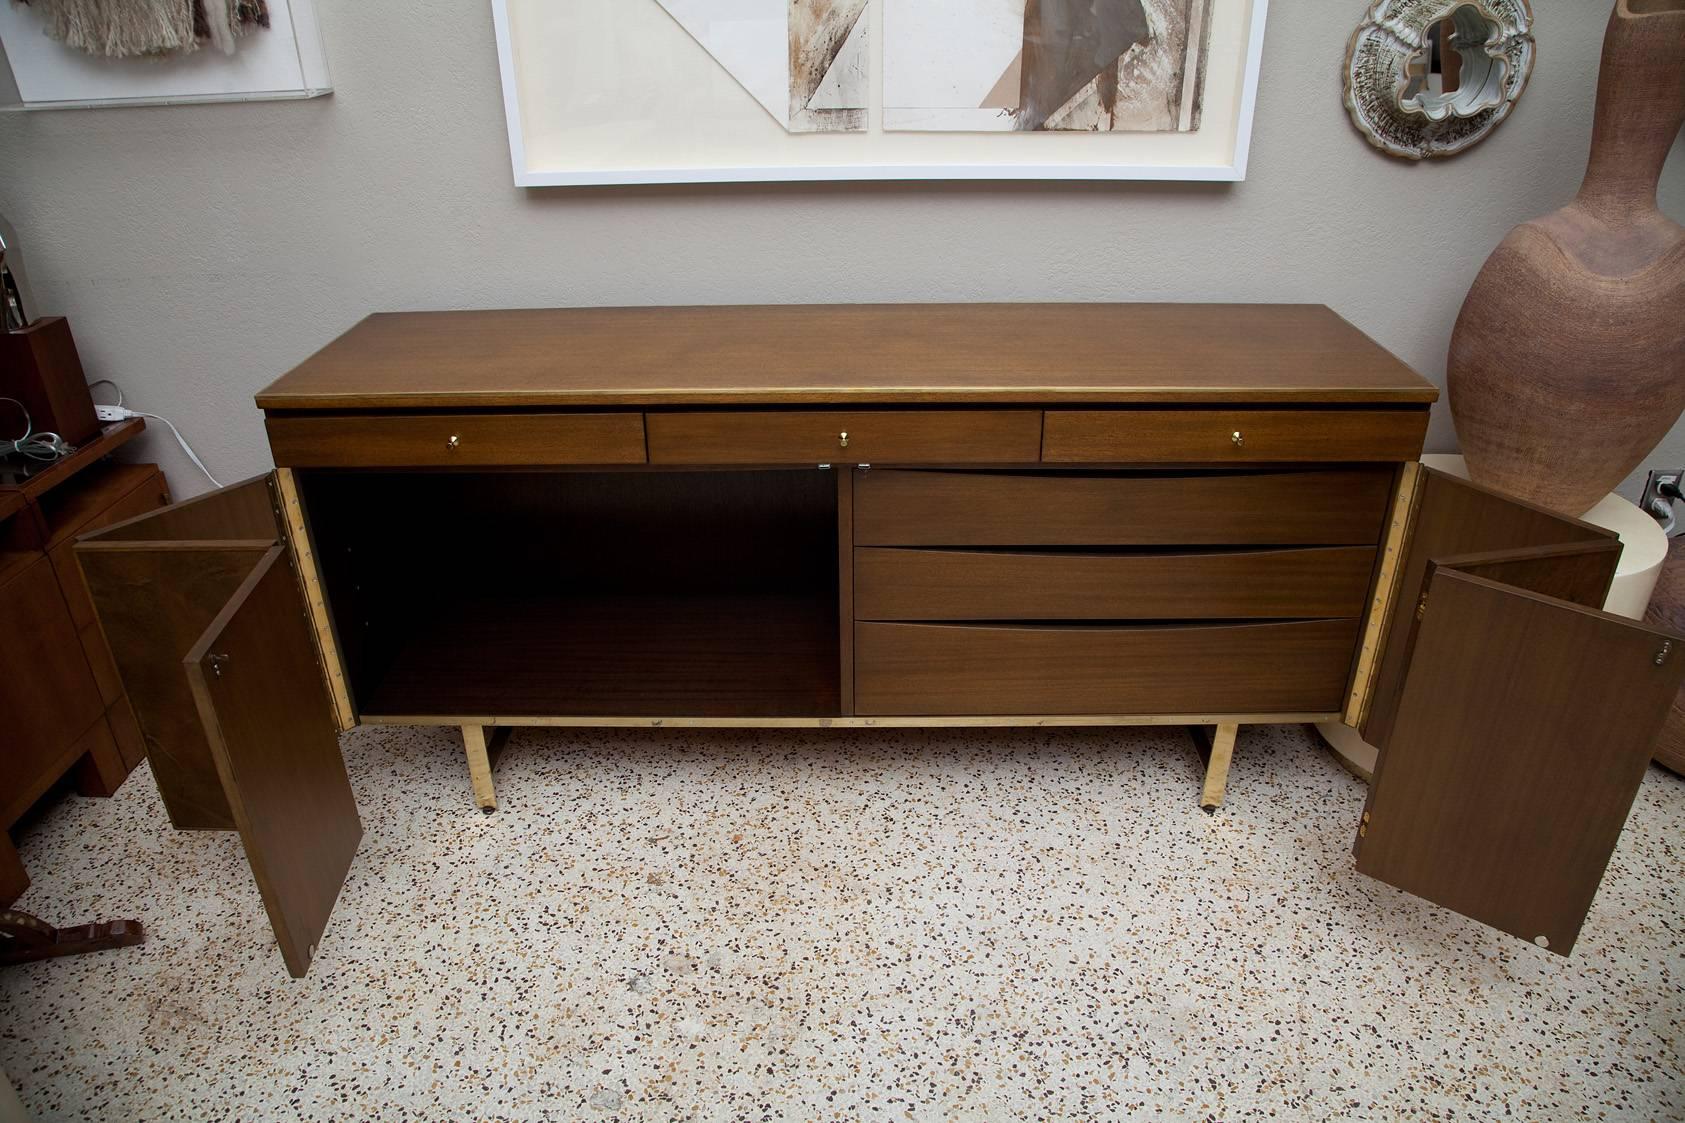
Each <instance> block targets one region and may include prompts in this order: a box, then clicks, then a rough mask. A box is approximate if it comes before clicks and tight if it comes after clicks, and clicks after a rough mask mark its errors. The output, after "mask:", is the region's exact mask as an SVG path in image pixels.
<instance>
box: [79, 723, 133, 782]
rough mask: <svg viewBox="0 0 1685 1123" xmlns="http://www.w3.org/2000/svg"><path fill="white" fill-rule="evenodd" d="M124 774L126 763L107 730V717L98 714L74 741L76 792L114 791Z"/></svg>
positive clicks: (109, 731) (109, 728)
mask: <svg viewBox="0 0 1685 1123" xmlns="http://www.w3.org/2000/svg"><path fill="white" fill-rule="evenodd" d="M128 774H129V768H128V765H127V764H125V763H124V761H123V754H122V752H121V751H120V750H119V749H118V748H117V738H116V737H114V736H113V735H112V732H111V721H110V719H109V718H108V717H107V716H106V715H105V714H101V715H100V716H99V717H98V718H96V719H95V720H94V723H93V724H92V725H90V726H89V727H88V728H87V730H86V731H85V732H84V733H83V734H82V737H81V739H80V740H79V741H78V742H77V751H76V794H77V795H86V796H110V795H116V794H117V789H118V788H119V787H121V786H122V784H123V780H124V778H126V777H127V776H128Z"/></svg>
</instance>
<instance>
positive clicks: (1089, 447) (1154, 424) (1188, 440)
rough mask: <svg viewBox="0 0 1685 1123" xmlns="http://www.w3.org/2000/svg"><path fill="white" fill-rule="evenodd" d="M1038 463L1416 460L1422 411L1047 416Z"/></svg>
mask: <svg viewBox="0 0 1685 1123" xmlns="http://www.w3.org/2000/svg"><path fill="white" fill-rule="evenodd" d="M1046 424H1047V428H1046V435H1045V437H1044V439H1043V442H1042V459H1044V460H1046V461H1048V462H1050V463H1065V464H1081V463H1096V464H1180V463H1196V464H1197V463H1207V462H1210V463H1218V464H1222V463H1230V464H1243V463H1272V462H1274V463H1279V462H1283V461H1316V460H1341V461H1391V462H1393V463H1397V462H1399V461H1404V460H1414V459H1416V458H1417V457H1418V456H1420V455H1421V452H1422V441H1423V439H1424V438H1425V437H1426V436H1427V431H1428V411H1427V410H1425V409H1256V410H1207V409H1187V410H1068V411H1067V410H1049V411H1048V413H1047V422H1046Z"/></svg>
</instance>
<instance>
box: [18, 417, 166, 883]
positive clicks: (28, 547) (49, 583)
mask: <svg viewBox="0 0 1685 1123" xmlns="http://www.w3.org/2000/svg"><path fill="white" fill-rule="evenodd" d="M143 427H144V423H143V422H141V421H139V420H138V419H137V420H134V421H127V422H123V423H121V424H119V425H113V426H110V427H108V428H107V429H106V430H105V431H104V433H103V434H102V435H101V436H100V437H99V438H97V439H95V440H93V441H90V442H88V444H86V445H84V446H83V447H82V448H81V449H79V450H78V451H77V452H75V453H73V454H72V455H71V456H69V457H67V458H65V459H64V460H62V461H59V462H58V463H56V464H52V465H45V466H34V467H36V470H35V471H34V472H33V474H19V475H16V476H3V475H0V633H4V634H5V636H6V637H7V640H6V642H5V643H0V714H3V715H5V717H4V720H3V721H0V828H8V829H9V828H10V827H11V825H12V824H14V823H16V822H17V820H18V819H19V817H20V816H22V815H23V814H24V813H25V812H26V811H28V810H29V809H30V807H31V806H33V805H34V804H35V802H36V801H37V800H39V799H40V798H41V797H42V796H43V795H45V794H46V793H47V792H48V791H49V790H50V789H52V788H53V787H54V785H56V784H57V783H58V782H59V781H60V780H61V779H63V778H64V776H65V775H66V774H67V773H74V782H75V785H76V790H77V791H78V792H79V793H81V794H83V795H100V796H105V795H110V794H112V793H113V792H115V791H116V790H117V787H118V785H120V784H121V783H122V782H123V780H124V778H125V777H126V776H128V774H129V772H130V771H131V770H133V769H134V767H135V766H136V765H138V764H139V763H140V762H141V761H142V760H144V759H146V748H145V745H144V743H143V741H142V739H141V734H140V727H139V725H138V724H137V722H136V720H135V715H134V711H133V709H132V708H131V707H130V705H129V700H128V697H127V696H126V694H125V693H124V690H123V683H122V679H121V678H120V676H119V675H118V672H117V668H116V664H115V662H114V661H113V659H112V655H111V649H110V648H109V646H108V645H107V643H106V640H105V636H104V635H103V634H102V633H101V631H100V625H99V620H98V617H97V615H96V613H95V611H94V604H93V601H92V600H91V599H90V597H89V594H88V587H87V584H86V582H85V581H84V579H83V576H82V572H81V569H80V568H79V567H78V565H77V562H76V555H75V553H74V552H73V550H72V545H73V544H74V542H75V540H76V538H77V537H78V536H80V535H83V534H87V533H89V532H92V531H95V530H98V529H100V528H102V527H106V526H109V525H111V524H113V523H116V522H119V521H121V520H123V519H128V518H132V517H134V516H136V515H141V514H145V513H147V512H149V511H153V510H156V509H157V508H159V507H162V506H164V505H166V504H167V503H169V501H170V495H169V488H168V486H167V485H166V483H165V481H164V476H163V474H162V473H161V472H160V471H159V470H158V468H157V466H156V465H153V464H119V463H115V462H113V461H111V460H109V459H108V457H109V455H110V453H111V452H113V451H115V450H116V449H117V448H118V447H120V446H121V445H122V444H124V443H125V442H127V441H128V440H129V439H130V438H132V437H133V436H134V435H135V434H137V433H139V432H140V431H141V429H142V428H143ZM14 466H15V465H13V464H8V467H9V468H10V467H14ZM28 884H29V879H28V877H27V876H26V875H25V872H24V870H23V866H22V864H21V863H20V862H19V860H18V857H17V853H16V850H15V848H14V847H13V846H12V844H11V841H10V839H9V838H7V839H6V840H5V842H4V844H3V845H0V905H4V904H8V903H10V902H11V901H13V900H15V899H16V898H17V896H18V895H19V894H21V893H22V892H23V890H24V888H25V887H27V886H28Z"/></svg>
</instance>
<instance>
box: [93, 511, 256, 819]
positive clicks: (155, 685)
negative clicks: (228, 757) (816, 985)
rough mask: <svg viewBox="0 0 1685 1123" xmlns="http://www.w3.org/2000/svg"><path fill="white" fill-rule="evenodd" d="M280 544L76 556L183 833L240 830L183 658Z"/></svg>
mask: <svg viewBox="0 0 1685 1123" xmlns="http://www.w3.org/2000/svg"><path fill="white" fill-rule="evenodd" d="M272 544H273V543H272V542H263V541H252V542H246V543H237V542H224V543H213V544H208V545H203V546H201V545H197V544H194V543H191V542H182V543H158V544H139V543H120V542H119V543H109V544H99V543H93V544H90V543H84V544H82V545H80V546H78V547H77V554H78V560H79V561H80V562H81V565H82V572H83V574H84V575H85V576H86V578H87V582H88V587H89V589H90V590H91V592H92V594H93V598H94V603H95V604H96V605H97V606H98V609H99V621H100V627H101V628H102V630H103V631H104V634H105V638H106V642H107V643H108V645H109V646H110V648H111V652H112V655H113V657H114V658H115V659H116V661H117V668H118V671H119V672H120V673H121V675H122V677H123V685H124V687H125V688H126V689H127V691H128V695H129V700H130V702H131V704H132V705H133V706H134V711H135V717H136V719H137V720H138V721H139V723H140V729H141V735H142V737H143V738H144V740H145V744H146V755H147V756H148V758H150V760H151V762H152V775H153V779H154V780H156V781H157V784H158V793H159V795H161V796H162V797H163V800H164V809H165V811H166V812H167V813H168V814H169V817H170V822H171V823H172V824H174V825H175V826H176V828H177V829H180V830H231V829H233V827H234V820H233V818H232V817H231V816H230V813H229V810H228V801H227V798H226V796H225V795H224V793H223V790H222V781H221V779H219V778H218V776H217V772H216V765H215V763H214V762H213V761H212V759H211V749H210V745H209V743H208V742H207V741H206V740H205V730H204V726H203V725H202V724H201V723H200V721H199V713H198V710H197V708H196V707H195V706H194V703H193V695H192V692H191V691H190V690H189V688H188V684H187V679H186V677H185V676H184V675H183V674H182V670H181V658H182V656H183V655H184V654H185V653H186V652H187V650H188V649H189V648H190V647H192V646H193V644H194V643H195V642H196V641H197V640H198V639H199V636H200V635H201V634H202V633H203V632H204V630H205V628H206V626H207V625H209V624H210V622H211V621H212V620H213V619H215V618H216V615H217V613H218V612H220V611H222V608H223V606H224V605H225V604H226V603H227V601H228V598H229V597H230V596H232V595H233V593H234V591H235V590H236V589H238V588H239V587H240V583H241V582H242V581H244V580H245V578H246V576H247V575H248V574H249V573H250V572H251V570H252V567H253V566H254V565H256V564H257V561H258V559H259V558H261V557H263V555H264V553H265V552H267V551H268V549H269V548H270V546H271V545H272Z"/></svg>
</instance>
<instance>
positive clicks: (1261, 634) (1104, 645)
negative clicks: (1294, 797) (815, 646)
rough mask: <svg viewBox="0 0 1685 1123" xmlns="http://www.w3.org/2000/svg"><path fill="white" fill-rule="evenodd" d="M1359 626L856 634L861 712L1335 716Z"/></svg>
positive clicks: (859, 628) (868, 628) (876, 629)
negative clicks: (1291, 714) (1332, 714)
mask: <svg viewBox="0 0 1685 1123" xmlns="http://www.w3.org/2000/svg"><path fill="white" fill-rule="evenodd" d="M1357 628H1358V621H1356V620H1310V621H1299V622H1292V623H1278V624H1210V625H1141V626H1135V627H1057V626H1055V627H1035V626H1012V625H1004V626H986V625H978V624H878V623H861V624H856V625H855V626H854V709H855V712H856V713H858V714H865V715H882V716H910V715H924V714H928V715H948V716H954V715H978V716H989V715H1002V716H1004V715H1008V714H1057V715H1066V714H1069V715H1079V714H1119V715H1122V714H1166V713H1170V714H1173V713H1189V714H1194V713H1198V714H1221V713H1231V714H1278V713H1332V712H1334V711H1336V710H1338V709H1339V708H1340V705H1341V703H1342V702H1343V701H1344V700H1345V690H1346V674H1347V672H1348V671H1349V669H1350V666H1351V657H1352V652H1353V649H1354V647H1355V645H1356V643H1357Z"/></svg>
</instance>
